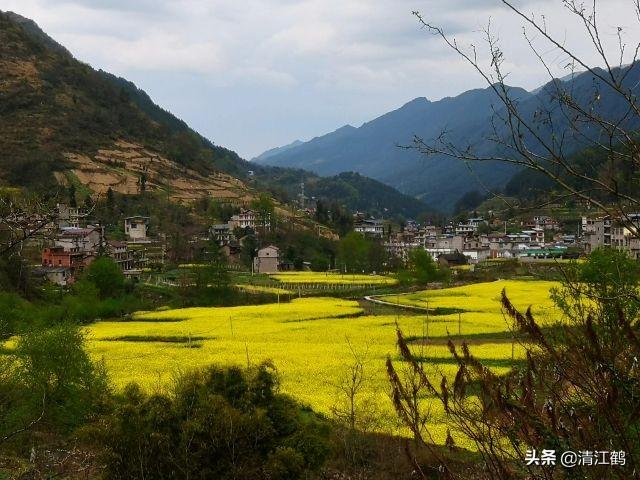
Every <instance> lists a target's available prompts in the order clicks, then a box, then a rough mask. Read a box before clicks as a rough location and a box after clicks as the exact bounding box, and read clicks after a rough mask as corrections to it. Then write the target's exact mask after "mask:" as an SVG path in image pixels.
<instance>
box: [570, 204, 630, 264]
mask: <svg viewBox="0 0 640 480" xmlns="http://www.w3.org/2000/svg"><path fill="white" fill-rule="evenodd" d="M624 217H625V218H612V217H611V216H603V217H598V218H588V217H583V218H582V244H583V247H584V251H585V253H587V254H589V253H591V252H593V251H594V250H595V249H597V248H601V247H611V248H615V249H617V250H624V251H627V252H628V253H629V254H630V255H631V257H633V258H640V238H638V232H640V213H627V214H625V216H624Z"/></svg>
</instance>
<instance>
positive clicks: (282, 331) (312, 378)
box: [87, 281, 553, 447]
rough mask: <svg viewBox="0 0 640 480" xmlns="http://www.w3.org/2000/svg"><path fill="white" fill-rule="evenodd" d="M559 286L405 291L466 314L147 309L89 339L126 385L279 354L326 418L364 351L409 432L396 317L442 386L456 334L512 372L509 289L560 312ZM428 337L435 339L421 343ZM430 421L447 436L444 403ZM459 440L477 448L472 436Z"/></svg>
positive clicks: (369, 369) (323, 303)
mask: <svg viewBox="0 0 640 480" xmlns="http://www.w3.org/2000/svg"><path fill="white" fill-rule="evenodd" d="M552 285H553V284H552V283H550V282H515V281H509V282H492V283H486V284H478V285H471V286H466V287H460V288H452V289H446V290H438V291H429V292H418V293H416V294H412V295H404V296H398V298H399V299H401V300H402V301H404V302H416V303H420V302H424V301H425V298H429V299H430V300H429V302H430V307H440V308H443V309H447V308H449V309H451V308H463V309H464V310H465V311H464V313H462V314H461V315H460V316H458V314H448V315H439V316H431V317H427V316H425V315H416V314H407V315H400V316H397V315H393V314H389V310H388V309H386V308H384V307H381V309H380V312H381V313H382V315H376V314H375V313H376V307H375V306H374V307H371V308H367V311H366V312H365V311H364V310H363V308H362V306H361V305H359V304H358V302H355V301H350V300H342V299H336V298H317V297H311V298H301V299H294V300H293V301H292V302H290V303H281V304H269V305H256V306H242V307H219V308H186V309H178V310H166V311H155V312H140V313H137V314H135V315H134V316H133V318H131V321H128V322H100V323H97V324H95V325H92V326H90V327H87V335H88V342H89V348H90V351H91V353H92V355H93V356H94V357H95V358H96V359H104V361H105V363H106V366H107V368H108V370H109V372H110V374H111V376H112V379H113V380H114V382H115V383H116V385H117V386H118V387H122V386H124V385H125V384H127V383H128V382H131V381H136V382H139V383H140V384H141V385H142V386H143V387H145V388H147V389H155V388H162V386H163V385H166V384H167V382H170V381H171V380H172V378H173V376H174V375H175V373H176V372H179V371H184V370H187V369H190V368H193V367H199V366H203V365H207V364H211V363H218V364H223V365H243V366H244V365H247V364H254V363H258V362H261V361H263V360H272V361H273V362H274V363H275V365H276V367H277V368H278V370H279V373H280V375H281V379H282V390H283V391H284V392H286V393H288V394H290V395H292V396H294V397H295V398H297V399H298V400H300V401H302V402H303V403H306V404H308V405H310V406H311V407H312V408H314V409H315V410H317V411H320V412H323V413H326V414H329V413H330V411H331V408H332V406H334V405H335V404H336V399H339V398H340V397H339V395H338V393H337V392H338V387H337V386H338V384H339V383H340V381H341V379H342V378H344V376H345V375H346V374H347V368H348V366H349V365H352V364H353V362H354V352H356V354H357V355H359V356H361V357H362V358H363V359H364V362H365V371H366V375H367V377H368V381H367V391H366V395H367V396H368V397H369V398H371V399H373V400H374V401H375V402H374V403H375V405H376V408H377V416H378V418H380V419H381V420H382V422H383V425H384V427H383V430H385V431H388V432H393V433H405V432H404V431H403V430H402V429H401V428H399V427H398V424H397V420H396V416H395V414H394V412H393V409H392V405H391V401H390V399H389V391H388V390H389V388H388V381H387V378H386V373H385V366H384V362H385V360H386V358H387V356H391V357H392V358H397V352H396V347H395V340H396V334H395V328H396V322H397V324H398V325H399V326H400V328H401V329H402V330H403V331H404V333H405V335H406V336H407V337H412V338H414V339H418V342H417V343H416V344H414V349H416V352H417V354H419V355H420V356H421V357H423V358H425V360H426V361H427V368H428V371H429V372H430V373H429V374H430V375H431V376H432V377H433V378H434V380H436V383H437V384H439V383H440V382H439V378H440V376H441V375H446V376H449V377H453V376H454V375H455V372H456V365H455V363H454V362H453V360H452V358H451V355H450V353H449V351H448V348H447V346H446V339H447V338H449V337H450V336H453V337H452V339H454V340H455V341H460V342H461V341H462V340H463V339H469V340H470V343H471V344H472V347H471V349H472V352H473V354H474V355H475V356H476V357H477V358H478V359H479V360H481V361H482V362H484V363H485V364H486V365H487V366H488V367H490V368H492V369H493V370H494V371H496V372H497V373H505V372H507V371H508V370H509V369H510V368H511V367H512V366H513V365H515V364H517V362H518V361H520V360H522V358H524V355H525V352H524V351H523V349H522V348H521V347H519V346H516V347H515V348H513V346H512V343H511V342H510V341H509V340H508V338H507V339H505V336H506V334H505V330H506V325H505V321H504V319H503V317H502V314H501V312H500V305H499V303H498V302H497V299H498V297H499V294H500V291H501V290H502V288H503V287H506V288H507V291H508V292H509V294H510V296H511V298H512V300H513V302H514V304H515V305H516V306H517V307H519V308H523V309H524V308H526V307H527V306H528V305H529V303H530V302H534V303H535V304H536V308H535V309H534V311H539V312H546V313H547V314H548V315H549V316H551V315H552V314H553V308H552V305H551V302H550V300H549V299H548V296H547V292H548V289H549V287H551V286H552ZM390 298H393V299H396V296H392V297H390ZM163 337H164V338H165V339H166V340H163ZM425 337H426V338H428V341H426V342H420V341H419V340H421V339H424V338H425ZM188 338H191V339H192V340H193V339H196V338H197V339H198V343H197V347H198V348H185V346H186V345H185V344H184V343H182V342H179V341H177V340H184V339H188ZM143 339H146V340H147V341H144V340H143ZM399 364H400V365H399V366H401V362H399ZM430 427H431V430H432V433H433V434H434V436H435V438H436V440H438V441H444V439H445V437H446V425H445V423H444V412H443V411H442V408H441V406H440V405H439V404H437V403H435V402H434V403H433V405H432V421H431V424H430ZM454 436H455V435H454ZM456 441H457V442H458V444H459V445H461V446H468V447H470V445H467V444H465V442H464V439H461V438H456Z"/></svg>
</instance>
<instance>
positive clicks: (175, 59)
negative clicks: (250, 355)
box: [0, 0, 639, 156]
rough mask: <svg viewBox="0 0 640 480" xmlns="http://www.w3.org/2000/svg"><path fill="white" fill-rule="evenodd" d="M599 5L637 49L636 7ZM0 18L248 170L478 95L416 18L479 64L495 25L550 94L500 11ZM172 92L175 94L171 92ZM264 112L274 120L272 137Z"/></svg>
mask: <svg viewBox="0 0 640 480" xmlns="http://www.w3.org/2000/svg"><path fill="white" fill-rule="evenodd" d="M514 1H516V2H517V4H518V6H521V7H522V8H523V10H524V11H525V12H537V13H538V14H545V15H546V16H545V19H546V22H547V25H548V26H549V29H550V31H552V32H554V33H555V34H556V35H558V36H559V37H560V38H565V37H566V43H567V45H570V46H571V47H573V48H575V49H576V50H577V51H579V52H580V53H581V55H584V58H585V59H586V61H587V62H588V63H590V64H597V63H600V60H599V59H598V58H597V57H596V56H595V55H594V54H593V51H592V50H589V49H588V45H587V43H586V42H585V41H584V39H585V37H584V35H583V34H582V33H581V32H580V26H579V25H578V24H577V23H576V22H574V21H571V16H570V15H568V14H567V12H566V10H565V9H564V8H563V7H562V2H561V1H560V0H520V1H517V0H514ZM599 3H600V5H601V6H602V10H601V12H600V13H599V15H600V20H601V22H602V28H603V30H602V32H603V38H604V41H605V42H606V44H607V46H608V47H610V48H615V44H616V41H617V38H616V35H615V33H616V27H617V26H618V25H619V24H620V25H622V26H624V27H627V28H629V33H628V34H627V35H628V39H629V41H630V43H631V40H633V39H637V38H638V37H639V35H638V30H637V27H638V25H637V22H636V20H635V17H634V16H633V15H632V14H630V13H632V11H631V10H630V8H629V7H631V2H630V1H628V0H600V1H599ZM625 6H626V7H625ZM0 9H2V10H14V11H16V12H18V13H20V14H23V15H25V16H27V17H30V18H33V19H34V20H35V21H37V22H38V23H39V24H40V25H41V26H42V27H43V29H44V30H45V31H47V33H49V34H50V35H51V36H52V37H54V38H55V39H57V40H59V41H60V42H61V43H63V44H64V45H65V46H66V47H67V48H68V49H69V50H70V51H71V52H72V53H73V54H74V55H76V56H77V57H78V58H79V59H81V60H83V61H86V62H89V63H91V64H92V65H93V66H95V67H97V68H103V69H106V70H110V71H112V72H113V73H115V74H117V75H121V76H124V77H130V78H133V79H135V80H136V81H137V82H138V83H140V84H141V86H142V87H143V88H147V89H148V90H149V94H150V95H151V96H152V97H154V98H157V99H158V100H159V101H160V102H161V103H162V104H163V106H165V107H167V108H169V109H171V110H175V111H176V113H177V114H179V115H180V116H181V117H183V118H184V119H185V120H186V121H187V122H190V123H193V124H195V125H196V126H198V127H200V130H201V131H202V133H203V134H205V135H207V136H210V137H211V138H212V139H213V140H214V141H216V142H217V143H221V144H223V145H227V146H229V147H232V148H236V149H239V150H240V152H241V153H243V154H245V155H247V156H251V155H253V154H256V153H259V151H260V150H262V149H266V148H267V147H270V146H274V145H277V144H283V143H286V142H288V141H290V140H293V139H295V138H299V137H302V138H308V137H312V136H314V135H318V134H322V133H324V130H330V129H333V128H335V127H338V126H340V125H342V124H345V123H354V124H357V123H359V122H362V121H365V120H369V119H370V118H371V116H372V115H374V114H377V113H383V112H384V109H389V108H394V107H398V106H400V105H401V104H402V103H404V102H406V101H408V100H410V99H411V98H413V97H415V96H427V97H428V98H430V99H437V98H441V97H443V96H449V95H455V94H457V93H460V92H462V91H463V90H465V89H469V88H473V87H478V86H483V85H482V80H481V78H480V77H479V76H478V75H477V74H475V73H474V72H473V70H472V69H470V68H469V67H467V66H465V65H464V62H462V61H461V60H460V58H459V57H457V56H456V55H455V54H454V53H453V52H451V51H450V50H449V49H448V48H447V47H445V46H444V45H443V43H442V42H441V41H439V40H438V39H437V38H436V37H434V36H432V35H430V34H429V33H428V32H427V31H426V30H424V29H421V28H420V26H419V24H418V21H417V19H416V18H415V17H413V16H412V15H411V12H412V11H413V10H419V11H421V12H422V13H423V14H424V15H425V17H426V18H428V19H429V20H430V21H432V22H434V23H435V24H438V25H442V26H444V28H445V29H446V31H447V32H449V33H451V34H454V35H455V36H456V38H457V40H458V41H459V42H461V43H462V44H469V43H473V44H475V45H477V46H479V48H481V50H482V49H483V46H482V34H481V30H482V28H484V27H485V26H486V24H487V22H488V20H489V18H490V17H491V19H492V24H493V25H494V27H495V31H496V33H497V34H499V36H500V37H501V39H502V40H503V42H502V44H503V48H504V49H505V54H506V57H507V59H508V63H506V64H505V67H507V68H508V70H509V71H510V72H511V75H510V82H511V83H512V84H516V85H520V86H524V87H527V88H534V87H536V86H538V84H540V83H542V82H544V81H545V80H546V77H545V72H544V70H543V69H542V68H540V65H539V64H538V63H537V60H536V58H535V56H534V55H532V52H530V50H529V48H528V46H527V44H526V43H525V42H524V39H522V36H521V35H522V25H523V21H522V20H521V19H518V18H517V17H515V16H514V15H513V14H512V13H510V12H509V11H508V9H507V8H505V6H504V5H502V3H501V2H500V1H499V0H245V1H242V2H240V1H237V0H137V1H131V0H0ZM507 40H508V41H507ZM535 43H536V45H538V46H540V48H541V51H542V52H543V53H544V55H545V58H546V59H547V60H549V62H550V63H551V65H552V68H553V69H554V72H555V73H556V74H558V75H562V74H563V66H564V64H565V63H566V61H567V58H566V55H564V54H562V53H560V52H559V51H558V49H557V48H550V47H549V45H545V44H544V42H541V41H540V38H539V35H538V38H536V39H535ZM632 49H633V47H632V46H630V47H628V50H629V51H631V50H632ZM175 78H179V79H180V84H179V85H176V86H172V85H170V84H169V82H171V81H175V80H173V79H175ZM196 92H197V95H198V97H197V98H195V97H194V98H192V96H195V95H196ZM230 96H233V97H232V98H230ZM212 105H215V108H214V107H212ZM256 105H262V106H263V107H262V108H257V107H256ZM269 108H275V109H277V110H278V122H279V123H278V124H274V120H273V118H274V117H273V115H272V112H270V111H269V110H268V109H269ZM212 110H213V111H215V113H216V115H217V116H219V117H220V118H221V119H222V120H220V121H218V120H217V117H215V116H212V114H211V111H212ZM247 111H249V112H251V115H252V118H251V122H248V121H247V120H246V112H247ZM243 115H244V116H243ZM205 119H206V120H205ZM249 125H250V126H249ZM263 125H264V127H263ZM248 128H251V129H254V131H250V132H248V131H247V129H248Z"/></svg>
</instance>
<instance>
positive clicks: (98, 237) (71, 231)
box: [54, 226, 104, 253]
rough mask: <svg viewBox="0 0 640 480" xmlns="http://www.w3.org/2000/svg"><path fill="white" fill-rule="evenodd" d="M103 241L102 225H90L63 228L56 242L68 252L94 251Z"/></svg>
mask: <svg viewBox="0 0 640 480" xmlns="http://www.w3.org/2000/svg"><path fill="white" fill-rule="evenodd" d="M103 241H104V232H103V229H102V227H94V226H88V227H86V228H76V227H67V228H63V229H61V231H60V233H59V234H58V236H57V237H56V239H55V240H54V243H55V246H56V247H61V248H62V249H64V251H66V252H73V253H94V252H96V251H97V250H98V247H99V246H100V244H101V243H102V242H103Z"/></svg>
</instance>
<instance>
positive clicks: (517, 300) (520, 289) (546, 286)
mask: <svg viewBox="0 0 640 480" xmlns="http://www.w3.org/2000/svg"><path fill="white" fill-rule="evenodd" d="M557 286H559V284H558V283H557V282H546V281H539V280H498V281H496V282H485V283H476V284H473V285H465V286H463V287H455V288H445V289H442V290H425V291H421V292H416V293H412V294H409V295H386V296H381V297H378V298H379V299H380V300H384V301H387V302H390V303H395V304H400V305H409V306H414V307H422V308H429V309H436V308H457V309H461V310H463V311H464V312H465V314H466V312H468V313H472V314H474V315H476V314H477V315H481V314H490V315H495V313H497V312H499V311H500V303H499V302H500V293H501V292H502V289H503V288H504V289H506V291H507V296H508V297H509V299H510V300H511V302H512V303H513V304H514V305H516V306H523V305H524V306H528V305H532V306H533V308H532V312H533V314H534V315H535V316H536V317H537V318H538V319H539V320H540V321H541V322H544V321H545V319H547V318H549V317H551V318H557V316H558V313H559V312H558V311H557V310H556V309H555V307H554V305H553V303H552V302H551V300H550V299H549V293H548V292H549V290H550V289H551V288H553V287H557Z"/></svg>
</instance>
